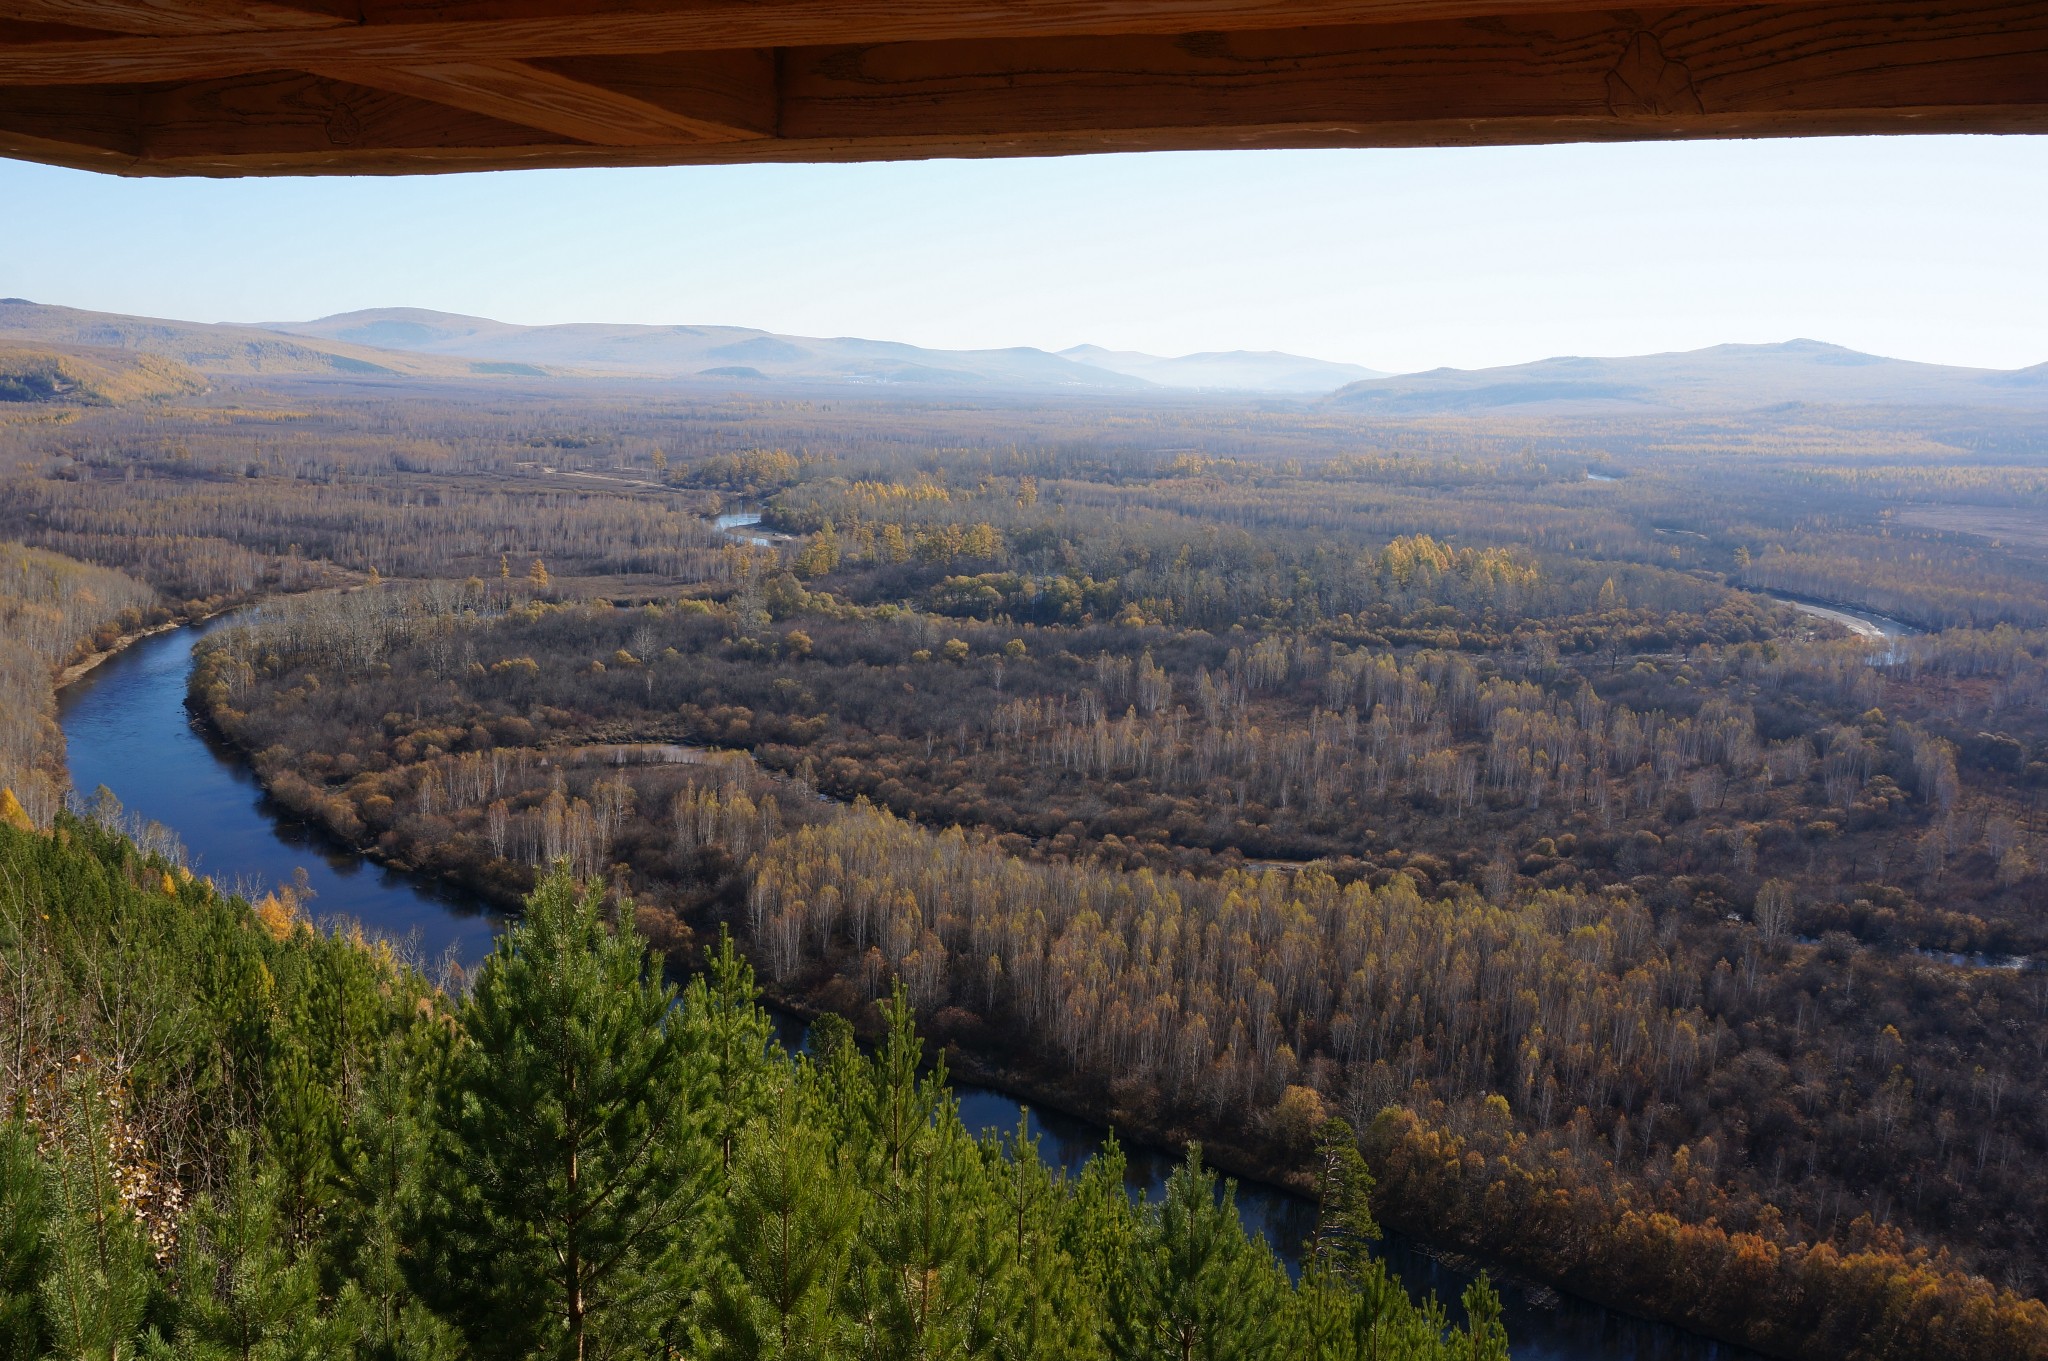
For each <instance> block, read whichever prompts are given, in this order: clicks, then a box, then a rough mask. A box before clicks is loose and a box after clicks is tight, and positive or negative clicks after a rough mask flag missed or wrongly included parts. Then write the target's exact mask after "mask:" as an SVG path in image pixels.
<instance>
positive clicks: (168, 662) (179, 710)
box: [59, 622, 1753, 1361]
mask: <svg viewBox="0 0 2048 1361" xmlns="http://www.w3.org/2000/svg"><path fill="white" fill-rule="evenodd" d="M221 626H222V624H221V623H219V622H217V623H215V624H213V625H209V626H208V627H207V628H206V629H198V630H195V629H178V630H174V631H172V632H169V633H165V634H160V635H158V636H156V637H153V638H146V639H144V640H142V641H141V642H139V643H137V644H136V645H135V646H134V647H132V648H130V649H129V650H128V651H127V652H124V653H122V654H121V655H119V656H117V657H114V658H112V659H110V660H109V661H107V662H106V663H105V664H104V665H102V666H101V667H99V668H98V669H97V670H95V671H93V672H92V673H90V674H89V675H87V676H86V677H85V678H84V679H82V680H80V681H79V682H77V683H76V684H74V685H72V686H70V687H69V688H68V689H66V690H65V692H64V693H63V695H62V696H61V699H60V706H59V707H60V714H61V718H62V721H63V726H64V735H65V738H66V740H67V742H68V743H69V747H70V762H71V777H72V783H73V784H74V785H75V786H76V787H77V788H78V789H80V790H82V791H88V792H89V791H91V790H93V789H94V788H96V787H97V786H99V785H105V786H107V788H109V789H111V790H112V791H113V792H114V794H115V795H116V796H117V797H119V798H120V800H121V801H122V803H123V804H124V805H126V806H127V808H128V809H129V810H131V811H132V812H134V813H137V814H139V815H141V816H143V817H146V818H151V819H154V820H156V821H158V822H161V823H163V824H164V825H165V826H166V827H169V828H170V829H171V830H172V831H174V832H176V833H177V835H178V836H179V838H180V839H181V840H182V841H183V842H184V844H185V846H186V849H187V851H188V852H189V854H190V857H191V862H192V865H193V868H194V869H195V870H197V871H198V872H200V873H203V874H210V875H212V876H213V877H214V878H215V879H216V880H217V881H218V882H220V883H221V884H222V885H223V886H224V887H229V888H256V887H261V886H266V885H278V884H288V883H291V882H293V881H294V880H295V879H296V878H298V877H299V876H300V874H301V873H302V872H303V876H304V881H305V884H306V887H308V888H309V889H311V891H312V893H313V895H314V896H313V898H312V901H311V903H310V905H309V906H310V908H311V910H312V912H313V913H314V915H315V916H316V917H317V918H321V919H330V920H331V919H334V918H340V917H346V918H352V919H354V920H356V921H359V922H361V923H362V924H363V925H364V927H366V928H367V929H369V930H371V931H374V932H377V933H380V934H383V935H387V936H390V937H393V938H395V939H400V940H409V941H411V942H412V946H413V949H414V951H415V953H416V954H417V956H418V957H419V958H420V959H421V960H422V961H423V962H425V963H427V964H429V965H432V964H433V963H434V962H435V961H437V960H440V959H443V958H450V959H454V960H456V961H459V962H461V963H463V964H465V965H470V966H473V965H474V964H475V963H476V962H477V961H479V960H480V959H482V958H483V956H484V955H485V954H486V953H488V951H489V949H490V943H491V939H492V936H493V935H494V933H495V932H496V930H497V928H498V925H499V919H498V918H497V917H495V916H494V915H492V914H491V913H489V912H487V911H484V910H481V909H480V908H479V907H478V906H477V905H476V904H475V903H474V902H473V901H471V900H469V899H467V898H465V897H464V896H463V895H461V894H459V893H453V892H445V893H444V892H440V891H437V890H436V889H434V888H433V887H431V886H428V885H424V884H423V883H422V882H421V881H420V880H418V879H415V878H413V877H411V876H408V875H402V874H395V873H392V872H391V871H388V870H384V869H381V868H378V867H377V866H374V865H371V864H369V863H367V862H365V861H363V860H362V859H361V858H360V857H357V856H355V855H353V854H349V853H347V852H345V851H341V850H338V849H336V848H335V847H334V846H333V845H332V844H331V843H328V842H325V841H323V840H322V839H321V838H320V837H319V836H318V835H317V834H316V833H314V832H312V831H311V830H309V829H307V828H305V827H303V826H301V825H299V824H297V823H296V822H293V821H292V820H290V819H289V818H288V817H287V816H286V815H285V813H284V810H283V809H282V808H280V807H279V806H278V805H276V804H275V803H273V802H272V801H271V800H270V799H269V798H268V797H267V796H265V795H264V793H263V791H262V790H261V789H260V788H258V786H257V784H256V781H255V778H254V776H252V775H251V774H250V772H249V770H248V768H247V767H246V766H245V765H244V764H243V763H242V762H241V761H240V760H239V759H237V758H236V757H235V755H234V754H233V753H232V752H230V751H228V750H226V749H225V748H223V747H221V746H220V745H219V744H217V743H215V742H213V741H211V740H209V739H208V738H207V737H206V736H205V735H204V734H202V733H201V732H200V731H199V730H198V729H197V728H196V727H195V726H194V725H193V723H192V722H191V719H190V716H189V714H188V713H187V711H186V709H185V687H186V680H187V677H188V676H189V674H190V672H191V665H192V647H193V644H194V643H195V642H196V641H197V639H198V637H199V636H200V634H202V633H204V632H207V631H210V630H211V629H212V628H217V627H221ZM778 1026H779V1028H780V1031H781V1034H782V1036H783V1039H784V1041H785V1043H788V1044H790V1045H792V1046H793V1047H795V1046H800V1045H801V1042H802V1032H803V1025H802V1022H801V1021H798V1020H796V1019H795V1018H794V1017H789V1016H780V1017H778ZM955 1094H956V1095H957V1097H958V1099H959V1102H960V1112H961V1116H962V1118H963V1119H964V1120H965V1121H966V1123H967V1126H968V1128H969V1129H972V1130H975V1131H977V1132H979V1131H992V1132H995V1133H999V1134H1005V1135H1007V1134H1012V1133H1014V1132H1015V1131H1016V1129H1017V1123H1018V1120H1019V1118H1020V1116H1022V1115H1023V1114H1024V1108H1023V1107H1022V1106H1021V1105H1020V1104H1019V1103H1018V1102H1017V1101H1015V1100H1013V1099H1012V1098H1010V1097H1008V1096H1005V1095H1004V1094H1003V1093H1001V1092H996V1091H991V1090H989V1089H987V1088H983V1087H956V1088H955ZM1029 1119H1030V1129H1031V1132H1032V1133H1033V1134H1034V1135H1035V1136H1037V1137H1038V1139H1039V1152H1040V1155H1041V1156H1042V1157H1044V1158H1045V1159H1046V1160H1047V1161H1048V1162H1049V1163H1051V1164H1052V1165H1055V1166H1058V1167H1061V1168H1064V1169H1066V1170H1068V1171H1069V1172H1075V1171H1078V1170H1079V1169H1080V1167H1081V1165H1082V1164H1083V1163H1084V1162H1085V1161H1086V1160H1087V1159H1088V1158H1089V1157H1091V1156H1092V1155H1093V1154H1094V1153H1095V1151H1096V1150H1097V1149H1098V1148H1100V1147H1101V1145H1102V1140H1103V1137H1104V1135H1105V1133H1106V1131H1104V1130H1103V1129H1102V1128H1101V1127H1100V1126H1098V1125H1094V1124H1091V1123H1089V1122H1087V1121H1084V1120H1076V1119H1072V1118H1069V1117H1066V1116H1061V1115H1058V1114H1046V1113H1041V1112H1039V1111H1036V1110H1034V1111H1031V1112H1030V1116H1029ZM1125 1154H1126V1157H1127V1159H1128V1168H1127V1176H1128V1179H1129V1182H1130V1185H1131V1187H1132V1189H1133V1191H1134V1192H1143V1193H1145V1194H1148V1195H1151V1194H1157V1193H1158V1191H1159V1190H1160V1188H1161V1187H1162V1186H1163V1185H1164V1184H1165V1180H1166V1176H1167V1174H1168V1173H1169V1172H1170V1171H1171V1170H1172V1168H1173V1166H1174V1164H1175V1162H1176V1161H1177V1159H1176V1158H1174V1157H1173V1156H1172V1155H1170V1154H1167V1153H1163V1152H1160V1151H1157V1150H1153V1149H1147V1148H1140V1147H1128V1146H1127V1147H1126V1149H1125ZM1237 1203H1238V1209H1239V1212H1240V1214H1241V1215H1242V1216H1243V1218H1244V1221H1245V1223H1246V1225H1247V1226H1248V1227H1250V1228H1252V1229H1254V1230H1255V1231H1257V1232H1259V1233H1261V1234H1263V1235H1264V1236H1265V1238H1266V1239H1267V1241H1268V1242H1270V1243H1272V1245H1273V1246H1274V1248H1275V1250H1276V1251H1278V1252H1279V1253H1280V1255H1281V1256H1282V1258H1283V1259H1285V1260H1288V1261H1289V1262H1290V1263H1296V1262H1298V1261H1299V1255H1300V1248H1301V1244H1302V1241H1303V1240H1304V1238H1305V1237H1306V1236H1307V1233H1308V1230H1309V1228H1310V1227H1311V1225H1312V1222H1313V1210H1312V1208H1311V1207H1310V1206H1309V1205H1308V1204H1307V1202H1305V1201H1303V1200H1301V1199H1300V1198H1298V1197H1295V1196H1291V1195H1287V1194H1285V1193H1283V1192H1279V1191H1274V1190H1271V1189H1269V1188H1266V1187H1260V1186H1247V1187H1243V1188H1240V1190H1239V1192H1238V1199H1237ZM1385 1248H1386V1251H1385V1256H1386V1257H1387V1259H1388V1262H1389V1265H1390V1266H1391V1267H1392V1268H1393V1269H1394V1271H1395V1272H1396V1273H1397V1274H1398V1275H1399V1276H1400V1277H1401V1279H1402V1280H1403V1281H1404V1282H1405V1283H1406V1284H1407V1286H1408V1287H1409V1289H1410V1290H1411V1291H1414V1292H1416V1293H1418V1294H1420V1293H1427V1292H1431V1291H1434V1292H1435V1293H1436V1294H1437V1295H1438V1297H1439V1298H1442V1299H1444V1300H1445V1301H1447V1302H1449V1303H1451V1304H1452V1306H1453V1313H1454V1314H1455V1312H1456V1310H1455V1302H1456V1299H1457V1297H1458V1295H1459V1293H1460V1292H1461V1291H1463V1289H1464V1288H1465V1286H1466V1284H1467V1283H1468V1282H1469V1281H1470V1280H1471V1278H1472V1273H1471V1272H1469V1271H1466V1270H1462V1269H1459V1268H1457V1267H1454V1266H1452V1265H1449V1264H1447V1263H1444V1262H1441V1261H1438V1260H1437V1259H1436V1258H1434V1257H1432V1256H1430V1255H1429V1254H1427V1253H1426V1252H1424V1251H1422V1250H1421V1249H1420V1248H1418V1247H1417V1246H1416V1245H1414V1244H1412V1243H1408V1242H1405V1241H1402V1240H1399V1239H1392V1238H1390V1239H1389V1241H1388V1242H1387V1243H1386V1245H1385ZM1502 1296H1503V1300H1504V1303H1505V1304H1506V1306H1507V1320H1506V1321H1507V1325H1508V1330H1509V1335H1510V1337H1511V1338H1512V1339H1513V1340H1514V1341H1513V1349H1514V1356H1515V1358H1516V1361H1750V1358H1752V1357H1753V1354H1752V1353H1749V1352H1745V1351H1742V1350H1740V1349H1738V1348H1733V1347H1726V1346H1722V1345H1721V1344H1718V1343H1714V1342H1710V1341H1707V1340H1706V1339H1703V1338H1699V1337H1695V1336H1693V1335H1691V1334H1689V1333H1684V1332H1681V1331H1679V1330H1677V1329H1675V1328H1669V1327H1665V1326H1663V1325H1660V1324H1654V1323H1648V1322H1645V1321H1643V1320H1641V1319H1635V1318H1631V1317H1629V1316H1627V1315H1625V1314H1618V1313H1615V1312H1613V1311H1612V1310H1607V1309H1602V1308H1600V1307H1598V1306H1596V1305H1592V1304H1587V1303H1584V1302H1582V1301H1578V1300H1575V1299H1572V1298H1570V1297H1564V1298H1559V1297H1557V1296H1555V1295H1554V1294H1552V1293H1551V1292H1548V1291H1535V1290H1528V1289H1524V1288H1521V1287H1520V1286H1518V1285H1516V1284H1515V1283H1513V1282H1512V1281H1509V1282H1505V1283H1503V1290H1502Z"/></svg>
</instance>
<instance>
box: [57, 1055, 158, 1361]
mask: <svg viewBox="0 0 2048 1361" xmlns="http://www.w3.org/2000/svg"><path fill="white" fill-rule="evenodd" d="M102 1081H103V1079H102V1076H101V1074H100V1073H98V1072H97V1071H95V1070H92V1069H85V1070H82V1071H79V1072H77V1073H75V1074H73V1075H72V1076H71V1077H70V1078H69V1079H68V1080H67V1081H66V1082H65V1083H64V1085H63V1088H62V1091H61V1093H60V1096H59V1099H58V1101H57V1103H56V1106H57V1109H56V1118H55V1121H54V1124H55V1128H54V1129H53V1130H52V1131H50V1134H51V1142H52V1143H53V1144H54V1145H55V1152H54V1156H53V1157H51V1158H50V1160H49V1162H50V1166H51V1177H50V1184H51V1191H52V1195H51V1197H50V1200H51V1210H52V1213H51V1215H50V1219H49V1221H48V1227H47V1231H46V1234H45V1243H46V1245H47V1248H48V1252H49V1269H48V1270H47V1271H46V1272H45V1274H44V1276H43V1279H42V1281H41V1283H40V1285H41V1291H40V1293H41V1296H42V1312H43V1322H44V1327H45V1329H46V1330H47V1332H48V1336H49V1342H50V1355H51V1357H53V1358H59V1359H61V1361H128V1359H129V1358H131V1357H133V1356H135V1355H136V1354H137V1348H138V1345H139V1342H140V1332H141V1329H142V1324H143V1320H144V1318H145V1317H146V1315H147V1313H148V1310H149V1305H150V1300H151V1297H152V1295H153V1294H154V1292H155V1287H156V1272H155V1263H154V1261H153V1258H152V1255H151V1251H150V1243H149V1236H148V1235H147V1234H146V1233H145V1232H144V1230H143V1227H142V1224H141V1222H140V1221H138V1220H137V1219H136V1218H135V1216H134V1214H132V1213H131V1212H130V1211H129V1209H128V1207H127V1206H126V1205H125V1204H123V1203H122V1200H121V1195H120V1188H119V1185H118V1182H117V1179H116V1171H117V1169H116V1166H115V1154H116V1149H115V1119H116V1113H115V1110H114V1104H113V1102H112V1101H111V1100H110V1099H109V1098H108V1096H107V1094H106V1092H105V1091H104V1090H103V1088H102Z"/></svg>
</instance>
